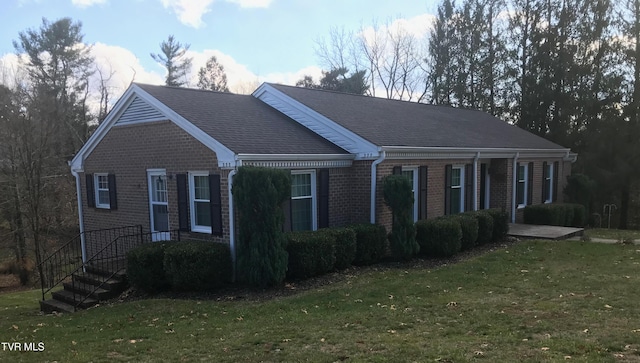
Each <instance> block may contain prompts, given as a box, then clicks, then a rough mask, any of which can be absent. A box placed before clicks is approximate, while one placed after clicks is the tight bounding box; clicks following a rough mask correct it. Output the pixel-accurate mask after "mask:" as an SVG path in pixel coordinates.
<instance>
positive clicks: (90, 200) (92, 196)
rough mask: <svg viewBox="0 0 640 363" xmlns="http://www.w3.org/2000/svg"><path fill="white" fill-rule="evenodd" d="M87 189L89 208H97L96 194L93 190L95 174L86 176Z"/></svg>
mask: <svg viewBox="0 0 640 363" xmlns="http://www.w3.org/2000/svg"><path fill="white" fill-rule="evenodd" d="M85 181H86V187H87V206H88V207H89V208H95V207H96V193H95V191H94V189H93V174H86V175H85Z"/></svg>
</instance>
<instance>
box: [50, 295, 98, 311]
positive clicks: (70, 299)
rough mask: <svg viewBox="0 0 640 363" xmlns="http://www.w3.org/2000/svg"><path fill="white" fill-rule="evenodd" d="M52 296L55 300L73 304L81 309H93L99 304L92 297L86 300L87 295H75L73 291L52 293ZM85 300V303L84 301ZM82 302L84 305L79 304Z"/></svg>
mask: <svg viewBox="0 0 640 363" xmlns="http://www.w3.org/2000/svg"><path fill="white" fill-rule="evenodd" d="M51 296H52V297H53V299H54V300H57V301H61V302H64V303H67V304H71V305H73V306H76V305H77V307H78V308H81V309H86V308H89V307H92V306H93V305H95V304H97V303H98V300H96V299H94V298H92V297H87V298H86V299H85V297H86V296H87V295H86V294H77V293H76V294H74V293H73V291H69V290H60V291H56V292H54V293H52V294H51ZM83 299H84V301H82V300H83ZM80 301H82V303H80V304H78V303H79V302H80Z"/></svg>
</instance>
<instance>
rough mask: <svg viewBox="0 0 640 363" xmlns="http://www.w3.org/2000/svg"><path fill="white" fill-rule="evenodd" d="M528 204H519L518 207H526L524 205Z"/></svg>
mask: <svg viewBox="0 0 640 363" xmlns="http://www.w3.org/2000/svg"><path fill="white" fill-rule="evenodd" d="M526 206H527V205H526V204H518V209H524V207H526Z"/></svg>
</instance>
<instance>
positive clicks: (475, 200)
mask: <svg viewBox="0 0 640 363" xmlns="http://www.w3.org/2000/svg"><path fill="white" fill-rule="evenodd" d="M478 159H480V151H478V153H477V154H476V157H475V158H474V159H473V210H478Z"/></svg>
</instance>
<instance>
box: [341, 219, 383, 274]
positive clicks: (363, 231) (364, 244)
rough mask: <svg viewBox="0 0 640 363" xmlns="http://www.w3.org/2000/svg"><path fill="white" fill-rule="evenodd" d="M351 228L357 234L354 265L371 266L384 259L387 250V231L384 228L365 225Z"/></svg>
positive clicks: (375, 225) (356, 225) (377, 225)
mask: <svg viewBox="0 0 640 363" xmlns="http://www.w3.org/2000/svg"><path fill="white" fill-rule="evenodd" d="M349 228H350V229H352V230H353V231H354V232H355V233H356V258H355V260H354V261H353V264H354V265H371V264H373V263H376V262H378V261H380V260H381V259H382V257H384V254H385V252H386V250H387V229H386V228H385V227H384V226H382V225H379V224H369V223H363V224H354V225H352V226H350V227H349Z"/></svg>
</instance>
